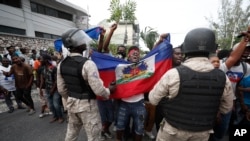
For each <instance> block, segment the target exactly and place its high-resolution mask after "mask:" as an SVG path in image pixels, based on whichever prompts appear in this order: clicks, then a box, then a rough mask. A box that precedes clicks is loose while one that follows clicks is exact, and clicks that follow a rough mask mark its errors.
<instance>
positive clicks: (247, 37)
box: [225, 26, 250, 69]
mask: <svg viewBox="0 0 250 141" xmlns="http://www.w3.org/2000/svg"><path fill="white" fill-rule="evenodd" d="M242 34H243V35H244V36H243V37H242V39H241V41H240V42H239V44H238V47H236V48H235V49H234V50H233V51H232V52H231V54H230V55H229V57H228V58H227V60H226V62H225V65H226V66H227V69H230V68H231V67H232V66H233V65H234V64H235V63H236V62H237V61H238V60H239V59H240V57H241V55H242V53H243V52H244V50H245V48H246V45H247V44H248V42H249V41H250V26H248V30H247V31H246V32H242Z"/></svg>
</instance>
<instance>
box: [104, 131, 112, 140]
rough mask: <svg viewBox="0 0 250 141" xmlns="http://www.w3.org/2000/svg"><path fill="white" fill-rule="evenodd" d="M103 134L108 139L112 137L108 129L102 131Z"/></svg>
mask: <svg viewBox="0 0 250 141" xmlns="http://www.w3.org/2000/svg"><path fill="white" fill-rule="evenodd" d="M104 135H105V136H106V137H107V138H108V139H112V135H111V133H110V132H109V131H108V132H104Z"/></svg>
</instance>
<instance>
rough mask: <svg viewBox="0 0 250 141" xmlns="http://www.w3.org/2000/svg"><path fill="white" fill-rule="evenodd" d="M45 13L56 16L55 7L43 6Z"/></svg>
mask: <svg viewBox="0 0 250 141" xmlns="http://www.w3.org/2000/svg"><path fill="white" fill-rule="evenodd" d="M45 12H46V15H49V16H53V17H58V14H57V13H58V12H57V11H56V10H55V9H52V8H49V7H46V8H45Z"/></svg>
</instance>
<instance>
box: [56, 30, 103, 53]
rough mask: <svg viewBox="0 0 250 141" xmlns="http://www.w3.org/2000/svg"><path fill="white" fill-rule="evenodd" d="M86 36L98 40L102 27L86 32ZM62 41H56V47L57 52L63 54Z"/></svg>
mask: <svg viewBox="0 0 250 141" xmlns="http://www.w3.org/2000/svg"><path fill="white" fill-rule="evenodd" d="M84 32H85V33H86V34H88V35H89V37H90V38H92V39H95V40H98V37H99V35H100V33H101V28H100V27H94V28H91V29H87V30H84ZM62 44H63V43H62V39H57V40H55V41H54V47H55V50H56V51H57V52H62Z"/></svg>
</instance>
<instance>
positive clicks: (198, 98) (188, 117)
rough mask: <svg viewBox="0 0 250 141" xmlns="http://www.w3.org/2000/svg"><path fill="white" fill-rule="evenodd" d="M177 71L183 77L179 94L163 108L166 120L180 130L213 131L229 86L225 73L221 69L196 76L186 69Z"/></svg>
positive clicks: (163, 105)
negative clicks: (221, 101)
mask: <svg viewBox="0 0 250 141" xmlns="http://www.w3.org/2000/svg"><path fill="white" fill-rule="evenodd" d="M176 69H177V70H178V72H179V76H180V87H179V92H178V95H177V96H176V97H175V98H173V99H168V100H167V102H164V104H162V105H161V106H162V108H163V115H164V118H165V120H166V121H167V122H168V123H169V124H170V125H172V126H174V127H175V128H178V129H181V130H188V131H205V130H210V129H212V128H213V125H214V121H215V118H216V115H217V112H218V109H219V105H220V99H221V96H222V94H223V91H224V87H225V83H226V76H225V73H224V72H222V71H221V70H219V69H213V70H211V71H210V72H196V71H193V70H191V69H189V68H188V67H185V66H183V65H182V66H179V67H177V68H176Z"/></svg>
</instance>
